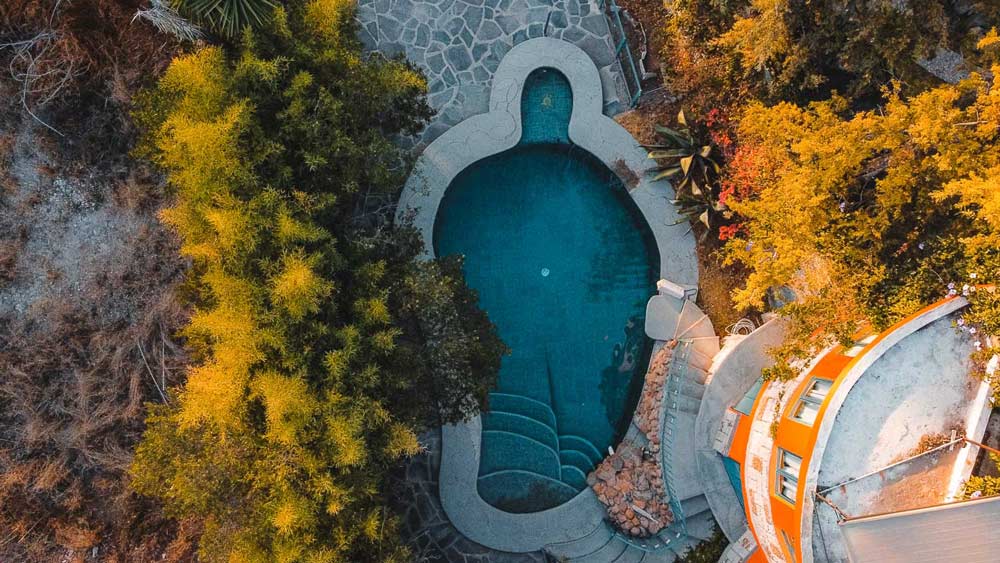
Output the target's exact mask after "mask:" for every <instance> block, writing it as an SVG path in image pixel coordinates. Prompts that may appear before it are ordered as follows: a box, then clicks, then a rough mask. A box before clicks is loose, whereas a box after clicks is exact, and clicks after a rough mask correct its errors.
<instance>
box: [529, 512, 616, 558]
mask: <svg viewBox="0 0 1000 563" xmlns="http://www.w3.org/2000/svg"><path fill="white" fill-rule="evenodd" d="M612 536H613V533H612V531H611V528H609V527H608V525H607V524H605V523H604V522H603V521H602V522H601V523H600V524H598V525H597V527H596V528H594V529H593V530H591V531H590V532H588V533H587V534H586V535H584V536H581V537H579V538H577V539H575V540H570V541H566V542H560V543H553V544H549V545H547V546H545V551H547V552H548V553H550V554H551V555H552V556H553V557H555V558H556V559H557V560H559V559H567V560H568V559H573V558H575V557H582V556H584V555H587V554H588V553H593V552H595V551H597V550H598V549H600V548H601V547H603V546H604V545H605V544H606V543H608V542H609V541H611V539H612Z"/></svg>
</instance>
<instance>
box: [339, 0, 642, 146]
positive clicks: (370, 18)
mask: <svg viewBox="0 0 1000 563" xmlns="http://www.w3.org/2000/svg"><path fill="white" fill-rule="evenodd" d="M357 18H358V22H359V23H360V25H361V29H360V30H359V32H360V36H361V40H362V42H363V43H364V44H365V47H366V48H367V49H368V50H377V51H378V52H380V53H382V54H383V55H385V56H388V57H393V56H399V55H405V56H406V58H407V59H409V61H410V62H412V63H413V64H415V65H416V66H417V67H419V68H420V69H421V70H422V71H423V72H424V73H425V74H426V75H427V81H428V90H429V95H428V101H429V102H430V105H431V107H432V108H434V109H435V110H436V111H437V115H435V117H434V118H433V119H432V120H431V122H430V124H429V125H428V127H427V128H426V129H425V130H424V132H423V133H422V134H421V136H420V142H421V144H423V145H426V144H428V143H430V142H431V141H433V140H434V139H436V138H437V137H438V136H440V135H441V133H443V132H445V131H447V130H448V129H449V128H450V127H451V126H453V125H455V124H456V123H458V122H460V121H462V120H463V119H465V118H467V117H469V116H472V115H476V114H480V113H485V112H487V111H488V110H489V95H490V83H491V80H492V78H493V73H494V72H495V71H496V69H497V66H498V65H499V64H500V60H501V59H502V58H503V56H504V55H505V54H507V52H508V51H510V49H511V48H512V47H513V46H514V45H517V44H518V43H521V42H523V41H526V40H528V39H533V38H535V37H543V36H547V37H555V38H558V39H563V40H565V41H568V42H570V43H573V44H575V45H576V46H578V47H580V48H581V49H583V50H584V51H585V52H586V53H587V54H588V55H589V56H590V58H591V59H593V61H594V63H595V64H596V65H597V67H598V69H599V70H600V74H601V82H602V87H603V89H604V100H605V104H604V113H606V114H608V115H614V114H616V113H618V112H619V111H622V110H624V109H625V106H626V104H623V103H622V102H621V100H627V99H628V97H627V95H626V94H625V93H624V88H625V86H624V82H623V79H622V73H621V66H620V65H619V63H618V61H617V59H616V58H615V54H614V51H613V49H612V47H611V40H610V32H609V29H608V21H607V18H605V16H604V14H603V13H601V10H600V9H599V7H598V5H597V1H596V0H359V2H358V11H357Z"/></svg>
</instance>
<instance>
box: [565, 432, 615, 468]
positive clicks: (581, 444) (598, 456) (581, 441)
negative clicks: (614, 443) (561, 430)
mask: <svg viewBox="0 0 1000 563" xmlns="http://www.w3.org/2000/svg"><path fill="white" fill-rule="evenodd" d="M559 449H560V450H576V451H578V452H583V453H584V454H586V455H587V457H589V458H590V461H592V462H593V463H594V465H597V464H598V463H600V462H601V460H602V459H604V455H605V452H602V451H600V450H598V449H597V446H595V445H594V444H593V443H591V441H590V440H588V439H586V438H582V437H580V436H573V435H571V434H563V435H562V436H559Z"/></svg>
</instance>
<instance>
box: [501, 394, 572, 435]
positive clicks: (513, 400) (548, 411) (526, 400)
mask: <svg viewBox="0 0 1000 563" xmlns="http://www.w3.org/2000/svg"><path fill="white" fill-rule="evenodd" d="M494 409H495V410H498V411H504V412H513V413H517V414H520V415H523V416H528V417H531V418H533V419H535V420H537V421H538V422H540V423H542V424H544V425H546V426H548V427H549V428H552V429H555V428H556V415H555V413H554V412H552V407H550V406H549V405H546V404H545V403H543V402H541V401H537V400H535V399H532V398H530V397H525V396H523V395H514V394H511V393H490V410H494Z"/></svg>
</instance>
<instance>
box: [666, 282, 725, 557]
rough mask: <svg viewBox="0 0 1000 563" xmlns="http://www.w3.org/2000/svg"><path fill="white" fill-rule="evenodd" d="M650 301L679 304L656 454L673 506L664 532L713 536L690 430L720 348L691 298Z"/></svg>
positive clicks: (671, 305) (696, 538)
mask: <svg viewBox="0 0 1000 563" xmlns="http://www.w3.org/2000/svg"><path fill="white" fill-rule="evenodd" d="M657 301H660V302H659V303H657ZM663 301H666V303H664V302H663ZM678 302H679V303H678ZM649 307H650V308H653V307H659V308H661V309H663V308H667V307H669V308H670V309H671V310H677V309H679V314H678V315H677V322H676V324H675V325H674V330H673V334H672V335H671V336H670V339H671V340H676V342H677V345H676V347H675V348H674V354H673V358H672V359H671V363H670V371H669V372H668V377H667V383H666V385H665V388H664V398H663V406H662V408H663V411H662V413H661V415H660V416H661V417H662V418H661V419H660V420H661V424H660V428H661V429H662V432H663V440H662V448H661V449H660V455H661V456H662V458H661V463H662V467H663V480H664V483H665V484H666V489H667V496H669V497H670V506H671V508H672V509H673V512H674V523H673V524H671V525H670V526H669V527H668V528H667V530H666V532H667V534H668V536H667V537H673V538H674V539H675V540H677V541H682V540H685V539H687V540H692V541H693V542H694V543H697V542H698V541H701V540H706V539H708V538H709V537H711V535H712V528H713V526H714V524H715V521H714V518H713V516H712V513H711V511H710V510H709V507H708V500H707V499H706V498H705V495H704V491H703V489H702V486H701V481H700V479H699V478H698V468H697V464H696V458H695V455H696V454H695V440H694V432H695V420H696V419H697V418H698V409H699V407H700V406H701V398H702V397H703V396H704V394H705V385H706V384H707V380H708V377H709V375H708V370H709V368H710V367H711V365H712V358H714V357H715V355H716V354H717V353H718V352H719V337H718V336H716V335H715V330H714V329H713V328H712V322H711V320H709V318H708V316H707V315H705V313H703V312H702V311H701V309H699V308H698V306H697V305H695V304H694V303H693V302H691V301H688V300H686V299H676V298H673V297H669V296H664V295H658V296H655V297H653V298H652V299H650V303H649ZM661 336H665V335H662V334H661Z"/></svg>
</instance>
